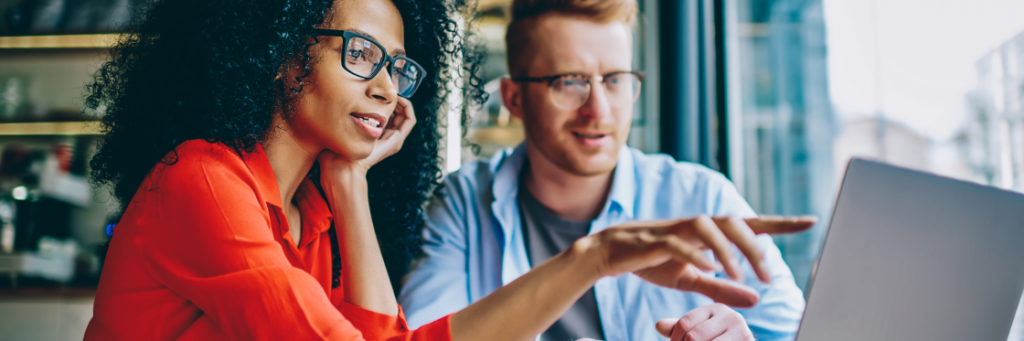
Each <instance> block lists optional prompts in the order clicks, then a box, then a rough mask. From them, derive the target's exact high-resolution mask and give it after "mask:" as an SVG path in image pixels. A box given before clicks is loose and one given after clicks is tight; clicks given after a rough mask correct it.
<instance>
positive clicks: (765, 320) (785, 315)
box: [714, 178, 805, 341]
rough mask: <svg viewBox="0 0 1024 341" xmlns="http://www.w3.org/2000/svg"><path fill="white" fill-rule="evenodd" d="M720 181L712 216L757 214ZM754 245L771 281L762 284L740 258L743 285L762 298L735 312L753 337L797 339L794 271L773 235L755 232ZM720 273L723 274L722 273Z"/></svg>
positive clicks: (800, 304) (798, 294)
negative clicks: (755, 239)
mask: <svg viewBox="0 0 1024 341" xmlns="http://www.w3.org/2000/svg"><path fill="white" fill-rule="evenodd" d="M722 181H723V185H722V187H721V189H720V191H719V192H718V198H717V200H714V202H716V205H715V206H716V208H715V211H714V212H715V215H736V216H741V217H756V216H757V215H756V214H755V213H754V210H753V209H752V208H750V205H748V204H747V202H746V200H744V199H743V197H742V196H740V194H739V191H737V190H736V187H735V186H734V185H733V184H732V182H729V181H728V180H725V179H724V178H723V179H722ZM757 244H758V246H760V248H761V252H763V253H764V256H765V261H766V262H767V265H768V271H769V272H770V273H771V278H772V282H771V283H770V284H764V283H762V282H761V281H760V280H758V279H757V274H755V273H754V270H753V267H751V265H750V263H749V262H748V261H747V260H746V258H742V257H741V267H742V269H743V272H744V274H743V275H744V278H745V279H746V280H745V282H746V283H745V284H746V285H748V286H750V287H752V288H754V289H755V290H757V291H758V293H760V295H761V299H760V300H759V301H758V302H757V305H755V306H754V307H752V308H749V309H737V310H736V311H738V312H740V314H742V315H743V317H744V319H746V321H747V326H749V327H750V330H751V332H753V334H754V337H755V338H756V339H758V340H766V341H772V340H793V339H794V338H796V332H797V329H798V328H799V326H800V318H801V316H802V315H803V311H804V304H805V302H804V296H803V291H801V290H800V287H798V286H797V285H796V281H795V280H794V279H793V273H792V272H791V271H790V270H789V266H787V265H786V262H785V260H783V259H782V253H781V252H779V248H778V247H777V246H775V242H774V241H773V240H772V237H771V236H770V235H767V234H762V235H758V236H757ZM735 252H736V254H738V255H741V253H739V249H736V250H735ZM719 275H720V276H725V274H719Z"/></svg>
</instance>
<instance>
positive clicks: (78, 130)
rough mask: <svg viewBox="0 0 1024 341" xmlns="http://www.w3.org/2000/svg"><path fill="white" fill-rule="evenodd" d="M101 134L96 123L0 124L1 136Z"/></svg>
mask: <svg viewBox="0 0 1024 341" xmlns="http://www.w3.org/2000/svg"><path fill="white" fill-rule="evenodd" d="M101 134H102V132H100V131H99V122H96V121H84V122H28V123H0V136H26V135H101Z"/></svg>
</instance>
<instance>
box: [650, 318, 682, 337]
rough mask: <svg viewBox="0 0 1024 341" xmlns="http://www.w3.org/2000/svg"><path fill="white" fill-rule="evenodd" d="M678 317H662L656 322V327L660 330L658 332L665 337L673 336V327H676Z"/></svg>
mask: <svg viewBox="0 0 1024 341" xmlns="http://www.w3.org/2000/svg"><path fill="white" fill-rule="evenodd" d="M677 321H679V320H678V319H661V320H660V321H658V323H655V324H654V329H657V330H658V334H661V336H664V337H671V336H672V328H675V326H676V322H677Z"/></svg>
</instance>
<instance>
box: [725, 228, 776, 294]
mask: <svg viewBox="0 0 1024 341" xmlns="http://www.w3.org/2000/svg"><path fill="white" fill-rule="evenodd" d="M714 220H715V223H716V224H717V225H718V227H719V228H720V229H722V233H724V234H725V236H726V237H727V238H729V240H731V241H732V243H733V244H736V247H737V248H739V249H740V252H742V253H743V255H744V256H745V257H747V261H749V262H750V266H751V267H753V269H754V273H755V274H757V278H758V279H760V280H761V282H764V283H769V282H771V273H770V272H768V269H767V268H766V267H765V266H764V253H762V252H761V248H760V247H759V246H758V245H757V235H755V234H754V231H752V230H751V229H750V227H749V226H747V224H746V223H745V222H744V221H743V219H740V218H737V217H717V218H714Z"/></svg>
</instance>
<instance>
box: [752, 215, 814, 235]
mask: <svg viewBox="0 0 1024 341" xmlns="http://www.w3.org/2000/svg"><path fill="white" fill-rule="evenodd" d="M745 220H746V222H747V225H749V226H750V229H751V230H753V231H754V233H758V234H760V233H768V234H780V233H796V232H803V231H806V230H807V229H810V228H811V227H814V224H816V223H817V222H818V217H815V216H769V215H763V216H760V217H757V218H752V219H745Z"/></svg>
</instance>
